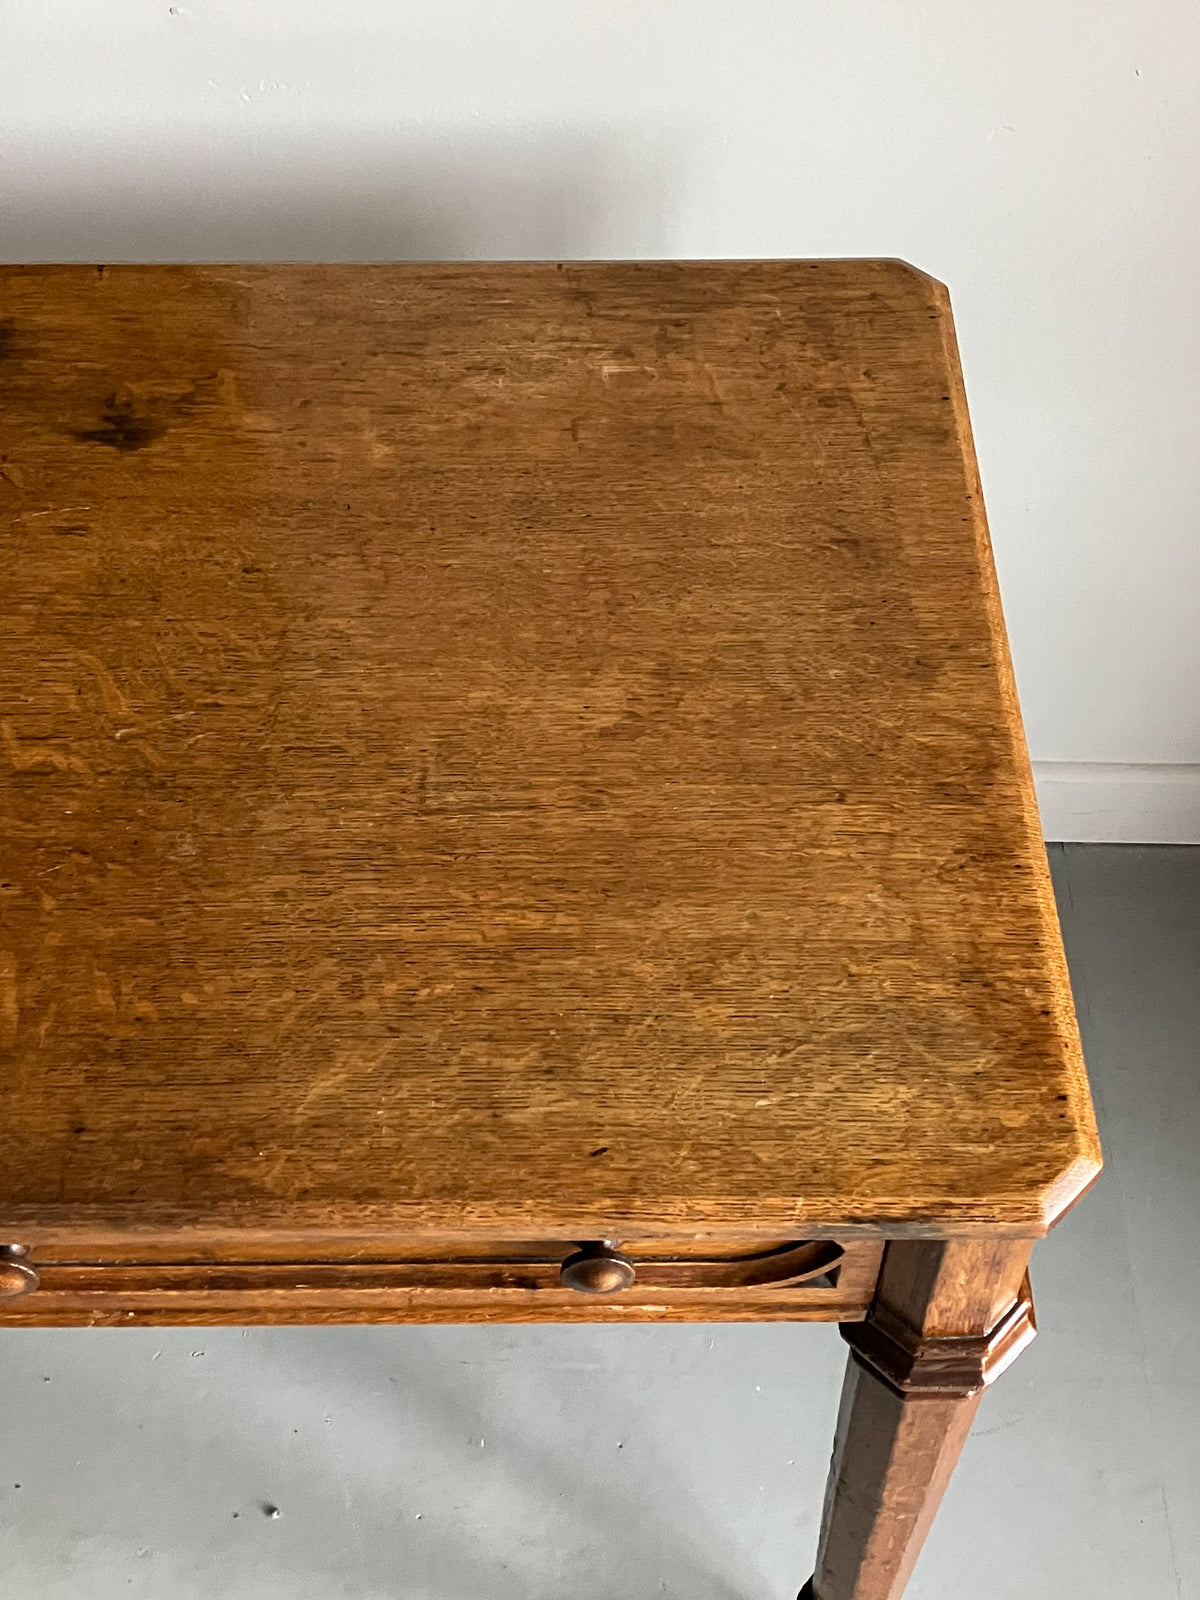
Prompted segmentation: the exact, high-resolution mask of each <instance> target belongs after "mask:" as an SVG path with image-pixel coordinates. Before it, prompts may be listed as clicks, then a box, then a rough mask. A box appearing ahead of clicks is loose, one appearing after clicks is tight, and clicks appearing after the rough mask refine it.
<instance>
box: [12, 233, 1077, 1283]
mask: <svg viewBox="0 0 1200 1600" xmlns="http://www.w3.org/2000/svg"><path fill="white" fill-rule="evenodd" d="M0 321H2V322H3V326H4V329H5V335H4V342H3V364H2V366H0V373H2V379H0V381H2V384H3V388H2V412H0V430H2V431H0V457H2V460H0V511H2V514H3V530H4V531H3V537H4V539H5V558H4V573H5V584H4V591H3V595H2V596H0V605H2V616H3V634H2V636H0V755H2V759H3V762H4V791H3V798H2V801H0V851H2V858H3V859H2V868H3V870H2V873H0V880H2V884H3V888H2V891H0V892H2V894H3V897H4V898H3V918H4V920H3V932H4V937H3V941H2V943H3V951H4V954H3V956H2V958H0V1031H2V1037H3V1044H4V1047H5V1049H6V1052H7V1054H6V1056H5V1068H4V1074H3V1078H2V1079H0V1115H2V1116H3V1120H4V1127H5V1137H4V1140H3V1145H2V1148H0V1227H3V1228H5V1229H7V1230H9V1233H10V1236H11V1237H15V1238H20V1239H22V1240H27V1242H28V1243H29V1244H30V1245H31V1247H32V1248H33V1250H34V1253H35V1255H36V1254H37V1253H38V1252H39V1250H40V1249H41V1247H42V1245H43V1244H44V1243H45V1242H46V1241H47V1240H50V1239H54V1240H57V1241H60V1242H62V1241H65V1242H66V1243H67V1245H68V1246H69V1245H70V1244H71V1242H72V1241H73V1240H75V1241H78V1240H82V1239H83V1238H85V1237H87V1236H89V1235H91V1234H94V1233H95V1232H96V1231H97V1230H100V1231H106V1232H107V1233H108V1234H109V1235H110V1236H112V1237H115V1238H116V1239H118V1240H121V1239H124V1240H126V1241H128V1245H127V1248H126V1251H125V1253H126V1255H127V1256H128V1254H129V1249H130V1248H131V1246H132V1241H133V1240H134V1238H135V1236H140V1237H145V1236H146V1235H147V1234H149V1235H151V1236H153V1237H155V1238H157V1239H158V1240H159V1241H160V1242H162V1241H169V1240H170V1239H172V1238H173V1237H174V1236H175V1235H176V1234H177V1232H180V1231H183V1232H187V1233H189V1234H190V1235H192V1236H198V1237H205V1236H209V1237H212V1238H217V1237H224V1238H228V1237H230V1236H233V1237H240V1238H241V1239H242V1241H243V1243H242V1250H241V1255H242V1256H243V1258H244V1257H245V1255H246V1252H247V1251H248V1250H249V1251H250V1253H253V1241H254V1239H255V1238H257V1237H258V1236H260V1235H261V1236H262V1237H263V1238H264V1239H267V1238H280V1237H286V1238H287V1239H288V1240H289V1241H290V1244H291V1249H292V1252H293V1258H294V1259H298V1258H303V1257H304V1256H306V1255H307V1254H309V1251H307V1250H305V1249H304V1248H302V1247H303V1243H304V1241H305V1240H306V1239H314V1238H317V1237H320V1236H328V1235H333V1236H334V1237H336V1238H337V1239H338V1240H339V1241H340V1249H341V1251H342V1252H343V1253H345V1254H353V1253H354V1252H355V1251H356V1250H357V1249H358V1248H359V1247H360V1246H366V1245H368V1244H369V1243H370V1241H380V1240H382V1241H383V1248H384V1249H385V1250H386V1249H387V1248H388V1247H389V1245H390V1247H391V1248H392V1249H395V1248H396V1247H397V1246H398V1245H400V1244H402V1243H403V1241H404V1240H405V1238H406V1237H407V1236H408V1235H409V1234H411V1233H413V1232H414V1231H419V1230H421V1229H427V1230H429V1229H431V1230H438V1229H441V1230H445V1231H451V1230H456V1231H457V1232H459V1233H460V1234H461V1235H464V1236H466V1237H467V1238H469V1239H473V1240H476V1241H478V1240H482V1239H487V1238H518V1239H519V1238H522V1237H526V1236H530V1237H540V1236H541V1235H543V1234H545V1233H546V1232H547V1231H550V1232H553V1233H554V1234H556V1235H560V1236H564V1237H568V1238H574V1239H588V1238H603V1237H616V1238H629V1237H631V1236H633V1235H638V1234H640V1235H643V1236H652V1235H654V1234H655V1233H657V1234H659V1235H660V1236H664V1237H665V1236H669V1235H671V1234H677V1233H679V1232H680V1231H683V1232H700V1231H704V1232H706V1233H707V1234H709V1235H710V1236H711V1237H720V1236H721V1235H722V1234H725V1235H728V1236H730V1237H734V1236H737V1237H741V1236H745V1235H747V1234H749V1235H751V1236H757V1237H759V1238H763V1239H767V1240H770V1239H779V1238H787V1237H794V1236H796V1235H797V1234H805V1235H809V1234H811V1233H813V1232H814V1231H818V1232H819V1231H822V1230H823V1231H826V1232H830V1233H833V1234H835V1235H838V1234H839V1230H841V1231H842V1232H844V1233H847V1236H849V1233H852V1232H853V1230H854V1229H856V1228H868V1229H881V1230H883V1231H884V1232H886V1233H889V1234H901V1233H911V1234H914V1235H920V1234H952V1233H971V1232H979V1231H981V1230H993V1229H995V1230H1001V1231H1004V1230H1007V1231H1008V1232H1009V1233H1016V1234H1023V1235H1032V1234H1036V1233H1039V1232H1041V1231H1043V1230H1044V1228H1045V1227H1046V1226H1047V1225H1048V1223H1049V1222H1050V1221H1052V1219H1053V1217H1054V1216H1055V1215H1056V1214H1057V1213H1058V1212H1059V1211H1060V1210H1061V1208H1062V1207H1063V1206H1064V1205H1065V1204H1066V1203H1067V1202H1068V1201H1069V1200H1070V1199H1071V1198H1072V1196H1074V1195H1075V1194H1076V1193H1077V1192H1078V1191H1079V1190H1080V1189H1081V1188H1082V1187H1083V1186H1084V1185H1085V1184H1086V1183H1087V1181H1088V1180H1089V1179H1090V1177H1091V1176H1092V1175H1093V1173H1094V1172H1095V1170H1096V1166H1097V1150H1096V1144H1095V1135H1094V1129H1093V1125H1092V1121H1091V1113H1090V1108H1089V1104H1088V1099H1087V1091H1086V1085H1085V1082H1084V1078H1083V1074H1082V1069H1081V1065H1080V1061H1079V1056H1078V1050H1077V1043H1076V1038H1075V1032H1074V1024H1073V1020H1072V1014H1071V1008H1070V1000H1069V996H1068V991H1067V986H1066V981H1065V976H1064V970H1063V966H1062V961H1061V951H1060V948H1059V942H1058V934H1057V929H1056V925H1055V922H1054V917H1053V911H1052V907H1051V902H1050V896H1049V888H1048V883H1047V878H1046V872H1045V864H1044V860H1043V858H1042V853H1041V849H1040V842H1039V841H1038V839H1037V835H1036V817H1035V814H1034V810H1033V802H1032V795H1031V790H1030V785H1029V776H1028V770H1027V764H1026V761H1025V756H1024V752H1023V747H1022V744H1021V736H1020V728H1019V723H1018V719H1017V714H1016V708H1015V703H1014V700H1013V697H1012V688H1011V681H1010V677H1009V672H1008V666H1007V661H1006V657H1005V652H1004V643H1003V636H1002V631H1001V626H1000V622H999V614H998V610H997V608H996V600H995V589H994V580H993V577H992V572H991V566H990V561H989V557H988V554H987V547H986V533H985V531H984V528H983V522H982V511H981V507H980V503H979V498H978V490H977V484H976V479H975V475H974V466H973V461H972V458H971V451H970V442H969V434H968V430H967V423H966V417H965V412H964V410H963V407H962V401H961V389H960V380H959V377H958V369H957V363H956V360H955V357H954V355H953V343H952V331H951V327H950V319H949V311H948V307H947V303H946V298H945V294H944V291H943V290H942V289H941V288H940V286H938V285H936V284H934V283H933V282H931V281H930V280H929V279H927V278H925V277H923V276H921V275H920V274H919V273H915V272H913V271H912V270H911V269H909V268H907V267H904V266H902V265H900V264H898V263H894V262H822V263H787V262H782V263H781V262H775V263H753V262H734V263H705V264H686V263H652V264H642V265H639V264H633V263H626V264H620V265H604V264H583V265H578V264H577V265H555V264H548V263H530V264H521V265H512V266H478V265H464V266H416V265H410V266H380V267H301V266H295V267H208V266H204V267H180V268H158V267H155V268H137V267H113V268H107V269H101V268H84V267H72V268H41V267H37V268H28V269H6V270H4V271H3V272H2V273H0ZM847 1230H848V1232H847Z"/></svg>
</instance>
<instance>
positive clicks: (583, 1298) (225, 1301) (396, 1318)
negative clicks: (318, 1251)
mask: <svg viewBox="0 0 1200 1600" xmlns="http://www.w3.org/2000/svg"><path fill="white" fill-rule="evenodd" d="M881 1250H882V1246H881V1245H880V1244H878V1243H876V1242H874V1241H854V1242H850V1243H846V1242H841V1241H833V1240H787V1241H773V1242H764V1241H759V1242H758V1243H757V1244H755V1245H754V1246H753V1247H751V1248H748V1249H745V1248H744V1249H742V1250H739V1251H732V1250H730V1248H729V1247H725V1248H724V1249H722V1250H720V1251H719V1252H718V1251H716V1250H714V1249H712V1248H711V1247H710V1248H709V1249H708V1250H706V1251H705V1253H704V1254H700V1253H698V1247H697V1246H696V1245H695V1244H694V1243H692V1244H688V1243H686V1242H684V1243H682V1244H679V1245H672V1244H670V1243H665V1242H664V1243H661V1244H657V1245H656V1244H654V1243H650V1242H643V1243H639V1244H636V1245H634V1244H630V1245H627V1246H623V1247H619V1248H618V1247H616V1246H610V1245H606V1244H601V1242H600V1241H592V1242H590V1243H589V1242H583V1243H582V1247H581V1242H577V1241H562V1242H554V1241H547V1242H545V1243H543V1244H542V1245H540V1246H530V1247H520V1246H517V1247H509V1248H508V1249H502V1248H500V1247H487V1248H484V1249H482V1250H481V1251H480V1252H479V1253H478V1254H471V1255H466V1254H464V1255H460V1256H455V1257H453V1258H450V1259H441V1260H439V1259H435V1258H430V1257H428V1256H426V1255H424V1254H414V1255H412V1256H409V1255H408V1254H407V1253H406V1254H402V1255H397V1256H396V1257H393V1258H391V1259H386V1260H383V1259H369V1260H363V1259H358V1260H353V1261H346V1260H340V1261H339V1260H325V1261H304V1262H295V1261H279V1260H267V1261H255V1260H250V1261H196V1260H192V1261H184V1260H178V1259H176V1260H167V1259H157V1260H144V1261H136V1262H130V1261H43V1260H37V1259H36V1258H35V1257H34V1256H32V1255H30V1256H25V1257H22V1258H20V1265H21V1267H22V1269H23V1270H24V1272H25V1273H26V1274H28V1275H29V1276H27V1277H26V1278H25V1281H24V1282H23V1283H22V1284H21V1285H20V1286H19V1287H18V1286H17V1283H16V1278H15V1276H14V1277H13V1279H12V1283H11V1285H10V1292H9V1293H8V1294H6V1295H4V1296H3V1297H2V1298H0V1325H4V1324H8V1325H13V1324H21V1323H25V1324H42V1325H45V1324H49V1323H59V1322H61V1323H67V1324H70V1323H81V1322H82V1323H113V1322H118V1323H119V1322H139V1321H149V1322H172V1321H177V1322H181V1323H189V1322H197V1321H202V1322H209V1321H212V1322H239V1321H246V1322H257V1321H263V1322H271V1321H278V1322H292V1321H294V1322H308V1321H314V1322H321V1321H331V1322H332V1321H366V1322H370V1321H380V1322H401V1321H476V1320H492V1319H494V1320H496V1321H506V1320H510V1321H525V1320H531V1321H532V1320H546V1321H556V1320H562V1321H614V1320H615V1321H623V1320H629V1321H637V1320H672V1319H677V1320H696V1321H702V1320H706V1319H708V1318H712V1319H714V1320H724V1319H731V1320H743V1319H744V1320H757V1319H767V1320H772V1319H775V1318H796V1319H797V1320H804V1319H812V1320H824V1321H847V1320H852V1319H853V1318H854V1317H857V1316H861V1315H862V1314H863V1312H864V1311H865V1308H866V1306H867V1304H868V1303H869V1300H870V1297H871V1292H872V1289H873V1286H874V1281H875V1277H876V1276H877V1273H878V1267H879V1259H880V1255H881ZM580 1259H582V1262H583V1268H584V1273H583V1278H584V1281H585V1282H586V1281H588V1277H589V1272H590V1269H591V1266H592V1263H593V1261H598V1262H599V1264H600V1266H601V1267H602V1268H604V1267H606V1266H607V1265H608V1263H609V1262H610V1261H614V1260H615V1261H619V1262H623V1263H625V1265H624V1266H623V1267H622V1268H621V1269H620V1272H619V1273H617V1274H616V1276H617V1277H618V1279H619V1283H618V1286H617V1287H613V1288H608V1289H607V1290H605V1291H602V1292H587V1290H586V1289H583V1288H581V1287H580V1286H579V1285H578V1283H577V1284H576V1286H575V1287H572V1286H571V1285H572V1283H573V1282H576V1279H575V1277H573V1275H572V1273H571V1272H570V1271H569V1270H568V1271H567V1272H565V1273H564V1263H568V1264H569V1263H571V1262H572V1261H579V1260H580ZM602 1275H603V1274H602ZM626 1279H628V1282H627V1283H626Z"/></svg>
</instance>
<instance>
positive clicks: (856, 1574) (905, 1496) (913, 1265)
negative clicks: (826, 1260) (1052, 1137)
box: [811, 1240, 1029, 1600]
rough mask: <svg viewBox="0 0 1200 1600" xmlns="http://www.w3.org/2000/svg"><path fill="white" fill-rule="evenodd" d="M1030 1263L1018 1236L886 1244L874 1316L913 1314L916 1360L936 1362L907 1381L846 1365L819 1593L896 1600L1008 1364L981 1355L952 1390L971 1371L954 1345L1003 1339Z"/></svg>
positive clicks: (854, 1359) (855, 1363)
mask: <svg viewBox="0 0 1200 1600" xmlns="http://www.w3.org/2000/svg"><path fill="white" fill-rule="evenodd" d="M1028 1259H1029V1244H1028V1243H1027V1242H1026V1243H1022V1242H1021V1241H1012V1242H1011V1243H1010V1244H1007V1245H1003V1244H1001V1245H995V1244H993V1243H991V1242H989V1241H978V1242H976V1241H969V1242H968V1241H954V1242H952V1243H951V1244H949V1245H942V1244H938V1243H916V1242H914V1241H908V1240H905V1241H901V1242H899V1243H894V1244H889V1245H888V1247H887V1250H886V1252H885V1255H884V1262H883V1269H882V1272H881V1274H880V1283H879V1288H878V1290H877V1293H876V1301H875V1304H874V1305H873V1306H872V1307H871V1308H870V1310H869V1311H868V1313H867V1317H868V1323H869V1321H870V1318H871V1317H872V1315H873V1314H875V1312H876V1311H877V1309H878V1308H880V1307H881V1306H882V1307H883V1309H884V1310H885V1312H886V1313H887V1315H888V1316H889V1317H890V1318H892V1319H894V1320H895V1322H896V1323H900V1324H902V1323H903V1322H904V1321H906V1320H907V1322H908V1326H909V1331H910V1332H911V1335H912V1344H913V1346H914V1347H915V1348H916V1350H917V1352H918V1362H917V1365H918V1367H920V1366H922V1365H927V1366H929V1367H931V1368H933V1369H934V1375H933V1378H932V1381H931V1382H930V1381H924V1380H922V1379H921V1378H920V1377H918V1375H917V1374H916V1373H914V1374H912V1377H913V1378H914V1379H916V1381H915V1382H914V1383H913V1384H912V1387H911V1388H910V1387H908V1385H907V1383H902V1384H900V1385H897V1383H896V1382H894V1381H890V1380H889V1378H888V1377H887V1376H885V1375H884V1374H883V1373H881V1372H880V1371H879V1370H877V1369H876V1368H875V1367H874V1366H872V1365H871V1364H870V1363H869V1362H868V1361H865V1360H863V1359H860V1356H859V1354H858V1352H857V1350H856V1351H855V1352H854V1353H853V1354H852V1355H851V1357H850V1360H849V1361H848V1362H847V1364H846V1379H845V1384H844V1386H843V1389H842V1401H841V1407H840V1410H839V1414H838V1425H837V1435H836V1438H835V1442H834V1449H833V1461H832V1463H831V1466H830V1471H829V1485H828V1490H827V1493H826V1500H825V1510H824V1516H823V1518H822V1525H821V1541H820V1549H819V1551H818V1555H817V1570H816V1574H815V1577H814V1578H813V1582H812V1589H811V1595H812V1597H813V1600H900V1597H901V1596H902V1595H903V1593H904V1590H905V1588H906V1586H907V1583H908V1579H909V1576H910V1574H911V1572H912V1569H913V1566H914V1564H915V1563H916V1560H917V1557H918V1556H919V1554H920V1552H921V1548H922V1546H923V1544H924V1542H925V1539H926V1536H927V1534H928V1532H929V1529H930V1526H931V1525H932V1522H933V1519H934V1516H935V1515H936V1513H937V1510H938V1507H939V1505H940V1504H941V1499H942V1495H943V1493H944V1492H945V1489H946V1485H947V1484H948V1483H949V1481H950V1477H951V1475H952V1473H953V1471H954V1467H955V1465H956V1463H957V1461H958V1458H959V1455H960V1453H961V1451H962V1447H963V1444H964V1442H965V1440H966V1437H967V1434H968V1432H969V1431H970V1427H971V1423H972V1421H973V1420H974V1417H975V1413H976V1411H977V1410H978V1408H979V1401H980V1398H981V1396H982V1394H983V1387H982V1384H983V1383H984V1382H985V1381H990V1379H991V1377H993V1376H994V1375H995V1373H996V1371H998V1370H1000V1367H1001V1365H1002V1364H1003V1363H997V1364H995V1365H992V1366H990V1367H989V1364H988V1362H987V1361H986V1360H985V1361H982V1362H980V1363H978V1364H977V1370H976V1373H975V1382H974V1387H971V1386H969V1385H968V1384H966V1383H960V1384H959V1387H958V1392H957V1393H954V1392H946V1388H945V1387H943V1379H946V1380H948V1386H949V1388H950V1389H951V1390H953V1388H954V1386H955V1384H956V1382H958V1380H960V1379H962V1378H963V1377H965V1374H964V1373H963V1372H961V1371H956V1370H955V1369H956V1368H957V1367H959V1366H960V1362H959V1360H958V1358H957V1356H956V1348H955V1347H956V1345H961V1344H962V1343H963V1342H964V1341H973V1340H976V1339H980V1340H986V1336H987V1335H989V1334H991V1335H992V1336H993V1340H996V1330H997V1327H999V1328H1001V1329H1003V1328H1004V1326H1005V1325H1006V1324H1007V1322H1008V1321H1009V1319H1010V1318H1011V1313H1012V1310H1013V1307H1014V1302H1016V1301H1017V1298H1018V1295H1019V1294H1022V1293H1025V1294H1027V1293H1028V1285H1027V1281H1026V1280H1025V1277H1024V1274H1025V1268H1026V1263H1027V1262H1028ZM885 1297H886V1298H885ZM901 1308H903V1309H902V1310H901ZM848 1333H849V1334H850V1336H851V1339H852V1342H853V1335H852V1331H851V1330H848ZM996 1342H997V1343H1002V1342H1003V1341H1002V1340H996ZM939 1346H941V1347H942V1348H943V1351H944V1352H945V1356H944V1358H943V1357H940V1356H939V1352H938V1347H939ZM1011 1354H1012V1352H1011V1351H1006V1352H1004V1355H1005V1356H1006V1357H1008V1356H1011ZM972 1364H973V1363H972ZM939 1368H940V1369H941V1372H940V1373H939V1372H938V1369H939ZM929 1377H930V1375H929V1374H928V1373H927V1374H926V1375H925V1379H926V1380H928V1379H929ZM902 1388H904V1389H905V1390H906V1392H901V1389H902Z"/></svg>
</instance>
